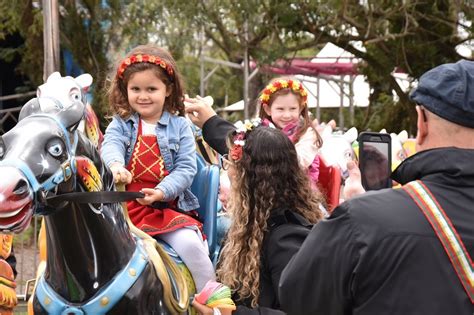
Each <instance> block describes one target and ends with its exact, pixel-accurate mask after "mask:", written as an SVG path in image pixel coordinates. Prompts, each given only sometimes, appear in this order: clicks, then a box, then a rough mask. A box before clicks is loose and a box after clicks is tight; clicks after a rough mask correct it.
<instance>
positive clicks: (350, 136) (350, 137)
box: [343, 127, 358, 143]
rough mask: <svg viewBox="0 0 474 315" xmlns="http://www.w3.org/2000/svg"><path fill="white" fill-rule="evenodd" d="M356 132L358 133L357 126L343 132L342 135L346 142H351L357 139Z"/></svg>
mask: <svg viewBox="0 0 474 315" xmlns="http://www.w3.org/2000/svg"><path fill="white" fill-rule="evenodd" d="M357 134H358V131H357V128H356V127H352V128H350V129H349V130H347V131H346V132H345V133H344V136H343V137H344V139H346V140H347V142H349V143H352V142H354V141H355V140H356V139H357Z"/></svg>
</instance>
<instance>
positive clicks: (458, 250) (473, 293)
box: [403, 180, 474, 304]
mask: <svg viewBox="0 0 474 315" xmlns="http://www.w3.org/2000/svg"><path fill="white" fill-rule="evenodd" d="M403 189H404V190H405V191H406V192H407V193H408V195H409V196H410V197H411V198H412V199H413V201H414V202H415V203H416V205H417V206H418V208H420V210H421V211H422V212H423V214H424V215H425V217H426V219H427V220H428V222H429V223H430V224H431V227H432V228H433V230H434V231H435V233H436V236H437V237H438V239H439V241H440V242H441V244H442V245H443V247H444V250H445V251H446V254H447V255H448V257H449V260H450V261H451V265H452V266H453V268H454V270H455V271H456V274H457V275H458V278H459V280H460V281H461V284H462V286H463V287H464V290H465V291H466V294H467V295H468V297H469V299H470V300H471V303H473V304H474V272H473V269H474V268H473V267H474V265H473V263H472V259H471V256H470V255H469V253H468V252H467V250H466V247H465V246H464V243H463V241H462V240H461V237H460V236H459V234H458V232H457V231H456V229H455V228H454V225H453V224H452V222H451V220H450V219H449V218H448V216H447V215H446V212H445V211H444V210H443V208H442V207H441V205H440V204H439V203H438V201H437V200H436V198H435V197H434V196H433V194H432V193H431V191H430V190H429V189H428V187H426V185H425V184H424V183H423V182H421V181H419V180H418V181H413V182H410V183H408V184H406V185H405V186H403Z"/></svg>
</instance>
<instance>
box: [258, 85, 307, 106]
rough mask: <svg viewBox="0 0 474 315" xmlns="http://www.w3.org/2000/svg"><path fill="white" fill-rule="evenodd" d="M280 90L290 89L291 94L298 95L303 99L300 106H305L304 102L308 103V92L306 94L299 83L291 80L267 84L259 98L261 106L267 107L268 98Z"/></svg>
mask: <svg viewBox="0 0 474 315" xmlns="http://www.w3.org/2000/svg"><path fill="white" fill-rule="evenodd" d="M282 89H291V90H292V91H293V92H295V93H298V94H300V95H301V97H302V99H303V104H302V105H306V102H307V101H308V92H306V89H305V88H304V86H303V84H302V83H301V82H299V81H296V80H292V79H288V80H286V79H278V80H275V81H273V82H271V83H269V84H268V85H267V86H266V87H265V89H264V90H263V92H262V94H261V95H260V97H259V100H260V103H261V104H262V105H268V102H269V101H270V96H271V95H272V94H273V93H275V92H276V91H279V90H282Z"/></svg>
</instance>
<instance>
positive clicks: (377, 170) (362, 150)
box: [358, 132, 392, 190]
mask: <svg viewBox="0 0 474 315" xmlns="http://www.w3.org/2000/svg"><path fill="white" fill-rule="evenodd" d="M358 141H359V167H360V172H361V175H362V186H363V187H364V188H365V190H378V189H383V188H389V187H392V179H391V178H390V174H391V173H392V161H391V159H392V153H391V149H392V138H391V137H390V135H389V134H387V133H378V132H362V133H361V134H359V138H358Z"/></svg>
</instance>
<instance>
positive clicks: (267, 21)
mask: <svg viewBox="0 0 474 315" xmlns="http://www.w3.org/2000/svg"><path fill="white" fill-rule="evenodd" d="M38 3H39V2H32V1H26V0H20V1H18V2H13V3H12V2H7V1H6V0H0V9H1V10H2V18H1V20H0V40H1V39H2V38H5V36H6V35H7V34H12V33H15V32H18V33H20V34H21V36H22V37H23V38H24V39H25V44H24V46H22V47H19V48H17V49H12V48H7V49H3V50H2V49H0V58H3V59H5V60H9V59H11V58H12V56H14V55H15V54H17V55H20V56H21V57H22V60H23V62H22V63H21V66H20V69H19V71H21V72H22V73H24V74H26V75H28V76H29V77H30V78H31V82H33V83H34V84H36V85H37V84H39V83H40V82H41V77H42V75H41V72H40V71H38V69H42V61H43V57H42V32H41V30H42V16H41V8H40V7H38V8H37V7H35V5H36V6H38ZM59 4H60V23H61V25H60V31H61V46H62V47H63V48H66V49H68V50H70V51H71V52H72V53H73V55H74V58H75V61H76V62H77V63H78V64H79V65H80V66H81V67H82V68H83V69H84V71H86V72H89V73H91V74H92V75H93V77H94V107H95V109H96V110H97V111H98V113H99V116H103V115H104V113H105V112H106V108H107V102H106V90H107V78H108V76H110V73H111V69H112V67H113V65H114V64H115V62H116V60H117V59H118V58H121V57H122V56H123V55H124V53H125V52H126V51H128V50H129V49H131V48H132V47H134V46H136V45H137V44H142V43H145V42H153V43H157V44H158V45H161V46H164V47H167V48H168V49H169V50H170V51H171V53H172V54H173V56H174V57H175V59H176V60H177V62H178V65H179V67H180V69H181V72H182V74H183V75H184V77H185V81H186V82H187V91H188V92H189V94H190V95H191V96H194V95H196V94H199V93H200V74H201V72H200V67H201V62H200V57H201V56H207V57H211V58H215V59H221V60H226V61H230V62H233V63H237V64H241V62H242V60H243V58H244V55H245V52H246V50H247V51H248V54H249V56H250V59H252V60H254V61H255V62H256V63H257V64H259V65H262V64H270V63H272V62H273V61H275V60H276V59H280V58H288V59H291V58H293V57H296V56H297V57H312V56H314V55H315V54H316V52H317V51H318V50H319V49H320V48H321V47H323V46H324V44H325V43H328V42H331V43H333V44H335V45H337V46H339V47H341V48H343V49H345V50H347V51H349V52H351V53H352V54H354V55H355V56H356V57H357V58H360V59H361V60H362V63H361V64H360V71H361V72H362V73H363V74H364V75H366V76H367V80H368V82H369V84H370V86H371V88H372V94H371V96H370V106H369V108H367V109H361V110H356V119H355V123H356V124H357V125H358V126H360V127H361V128H370V129H372V130H377V129H379V127H380V126H383V127H385V128H387V129H389V130H394V131H395V130H396V129H397V128H407V129H408V130H414V128H415V125H414V120H413V105H412V104H411V103H410V101H409V99H408V95H407V93H406V92H405V91H403V89H402V88H401V86H400V85H399V84H398V83H397V81H396V80H395V79H394V78H393V76H392V72H393V71H394V69H399V70H402V71H404V72H406V73H408V74H409V75H410V76H411V77H413V78H418V77H419V76H420V75H421V74H422V73H423V72H425V71H426V70H428V69H430V68H432V67H434V66H436V65H438V64H441V63H446V62H453V61H457V60H458V59H460V58H461V57H460V56H459V55H458V53H457V52H456V50H455V47H456V46H457V45H458V44H460V43H462V42H463V41H467V40H472V39H473V34H474V32H473V31H474V26H473V25H474V23H472V21H473V17H474V4H473V3H472V1H467V0H461V1H459V0H436V1H419V0H406V1H393V0H384V1H351V0H325V1H319V0H318V1H310V0H299V1H290V0H278V1H277V0H244V1H230V0H206V1H204V0H188V1H174V0H161V1H155V0H142V1H139V2H136V1H124V0H107V1H99V0H79V1H69V0H62V1H59ZM460 32H461V33H460ZM460 34H462V36H460ZM214 67H215V64H211V63H209V62H205V63H204V70H205V74H208V73H209V72H210V71H211V70H212V69H213V68H214ZM269 78H270V76H269V75H267V74H263V73H260V74H259V75H257V76H256V77H254V79H253V80H252V82H251V84H250V97H251V99H255V97H256V96H257V93H258V91H260V89H261V88H262V87H263V85H264V84H265V83H266V81H267V80H268V79H269ZM242 86H243V72H242V70H240V69H234V68H228V67H225V66H219V67H218V69H217V71H216V72H215V73H214V74H213V75H212V76H211V77H210V78H209V80H208V82H207V85H206V94H209V95H212V96H213V97H214V99H215V104H216V105H217V107H220V106H224V105H227V104H231V103H233V102H236V101H238V100H240V99H242V95H243V88H242ZM393 93H395V94H396V95H397V97H398V100H397V101H395V100H394V98H393V97H392V95H393ZM336 117H337V115H336V116H334V117H332V118H336ZM348 121H349V120H348V119H346V122H348Z"/></svg>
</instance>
